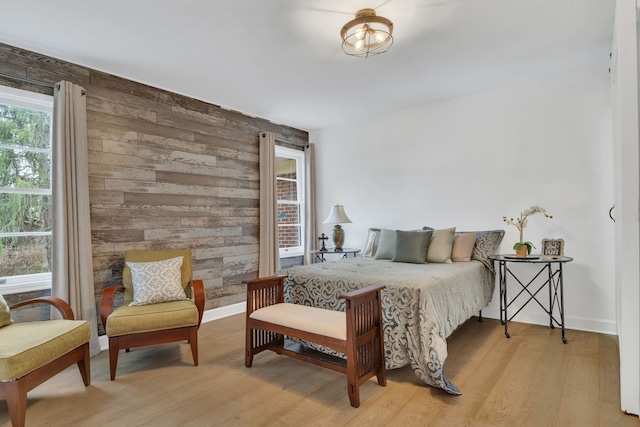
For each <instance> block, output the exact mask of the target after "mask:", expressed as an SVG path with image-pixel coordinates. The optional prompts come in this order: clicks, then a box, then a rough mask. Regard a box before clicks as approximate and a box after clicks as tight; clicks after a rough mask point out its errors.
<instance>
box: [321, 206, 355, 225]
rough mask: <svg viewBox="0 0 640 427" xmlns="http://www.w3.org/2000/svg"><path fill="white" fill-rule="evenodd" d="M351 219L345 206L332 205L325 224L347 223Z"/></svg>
mask: <svg viewBox="0 0 640 427" xmlns="http://www.w3.org/2000/svg"><path fill="white" fill-rule="evenodd" d="M350 222H351V220H350V219H349V217H348V216H347V214H346V213H345V212H344V207H343V206H342V205H335V206H331V212H329V216H328V217H327V219H325V220H324V222H323V224H340V223H342V224H346V223H350Z"/></svg>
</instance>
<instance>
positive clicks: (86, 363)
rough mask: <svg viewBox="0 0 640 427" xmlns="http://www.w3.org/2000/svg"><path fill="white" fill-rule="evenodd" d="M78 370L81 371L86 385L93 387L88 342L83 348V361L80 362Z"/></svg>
mask: <svg viewBox="0 0 640 427" xmlns="http://www.w3.org/2000/svg"><path fill="white" fill-rule="evenodd" d="M78 369H80V375H82V382H83V383H84V385H85V386H89V385H91V361H90V355H89V343H88V342H87V343H85V344H84V345H83V346H82V360H78Z"/></svg>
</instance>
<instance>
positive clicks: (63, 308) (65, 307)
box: [9, 297, 74, 320]
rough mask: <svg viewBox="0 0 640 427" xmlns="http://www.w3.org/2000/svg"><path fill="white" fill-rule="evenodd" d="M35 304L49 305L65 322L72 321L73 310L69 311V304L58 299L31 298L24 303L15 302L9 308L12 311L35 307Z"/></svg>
mask: <svg viewBox="0 0 640 427" xmlns="http://www.w3.org/2000/svg"><path fill="white" fill-rule="evenodd" d="M35 304H49V305H51V306H53V307H55V308H56V309H57V310H58V311H59V312H60V314H61V315H62V318H63V319H66V320H73V319H74V316H73V310H72V309H71V306H70V305H69V303H67V302H66V301H65V300H63V299H61V298H58V297H40V298H32V299H28V300H26V301H21V302H17V303H15V304H13V305H12V306H11V307H9V308H11V309H13V308H18V307H23V306H25V305H35Z"/></svg>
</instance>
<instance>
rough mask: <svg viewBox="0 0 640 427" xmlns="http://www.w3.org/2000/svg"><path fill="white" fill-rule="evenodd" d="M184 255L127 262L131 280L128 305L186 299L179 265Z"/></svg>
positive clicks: (180, 265)
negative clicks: (131, 294) (130, 296)
mask: <svg viewBox="0 0 640 427" xmlns="http://www.w3.org/2000/svg"><path fill="white" fill-rule="evenodd" d="M183 258H184V257H181V256H179V257H176V258H169V259H165V260H162V261H155V262H128V261H127V266H128V267H129V268H130V269H131V279H132V281H133V302H131V303H130V304H129V305H130V306H138V305H147V304H157V303H160V302H169V301H180V300H186V299H187V295H186V294H185V292H184V288H183V287H182V276H181V275H180V267H182V260H183Z"/></svg>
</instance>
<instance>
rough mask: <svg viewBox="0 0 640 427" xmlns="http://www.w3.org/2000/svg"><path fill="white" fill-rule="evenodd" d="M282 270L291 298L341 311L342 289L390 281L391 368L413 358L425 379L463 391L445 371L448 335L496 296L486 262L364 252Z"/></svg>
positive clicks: (386, 294) (386, 301)
mask: <svg viewBox="0 0 640 427" xmlns="http://www.w3.org/2000/svg"><path fill="white" fill-rule="evenodd" d="M281 273H282V274H285V275H287V276H288V279H287V281H286V287H285V300H287V302H293V303H296V304H304V305H310V306H314V307H322V308H328V309H333V310H341V311H344V300H341V299H340V298H339V296H340V294H342V293H345V292H348V291H352V290H354V289H359V288H362V287H365V286H368V285H372V284H383V285H386V289H385V290H383V292H382V311H383V321H384V339H385V343H384V347H385V359H386V366H387V369H395V368H400V367H402V366H405V365H407V364H411V366H412V368H413V371H414V373H415V374H416V376H417V377H418V378H420V380H422V381H423V382H425V383H427V384H429V385H431V386H434V387H439V388H442V389H444V390H445V391H447V392H449V393H451V394H460V390H459V389H458V388H457V387H456V386H455V385H454V384H452V383H451V382H450V381H448V380H447V378H446V376H445V369H444V363H445V360H446V359H447V341H446V338H447V337H448V336H449V335H451V333H452V332H453V331H454V330H455V329H456V328H457V327H458V326H459V325H461V324H462V323H464V322H465V321H466V320H467V319H469V318H470V317H471V316H473V315H475V314H478V312H479V311H480V310H482V308H483V307H485V306H486V305H487V304H488V303H489V302H490V301H491V296H492V295H493V290H494V286H495V276H494V274H493V273H492V272H491V271H489V269H487V268H486V267H485V266H484V265H483V264H482V263H481V262H479V261H471V262H457V263H452V264H433V263H430V264H408V263H399V262H392V261H389V260H375V259H373V258H365V257H358V258H349V259H342V260H339V261H333V262H324V263H318V264H311V265H304V266H297V267H293V268H289V269H286V270H283V271H282V272H281ZM308 345H309V346H311V347H316V348H317V346H315V345H314V344H312V343H308ZM317 349H319V350H321V351H327V350H328V349H322V348H317Z"/></svg>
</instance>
